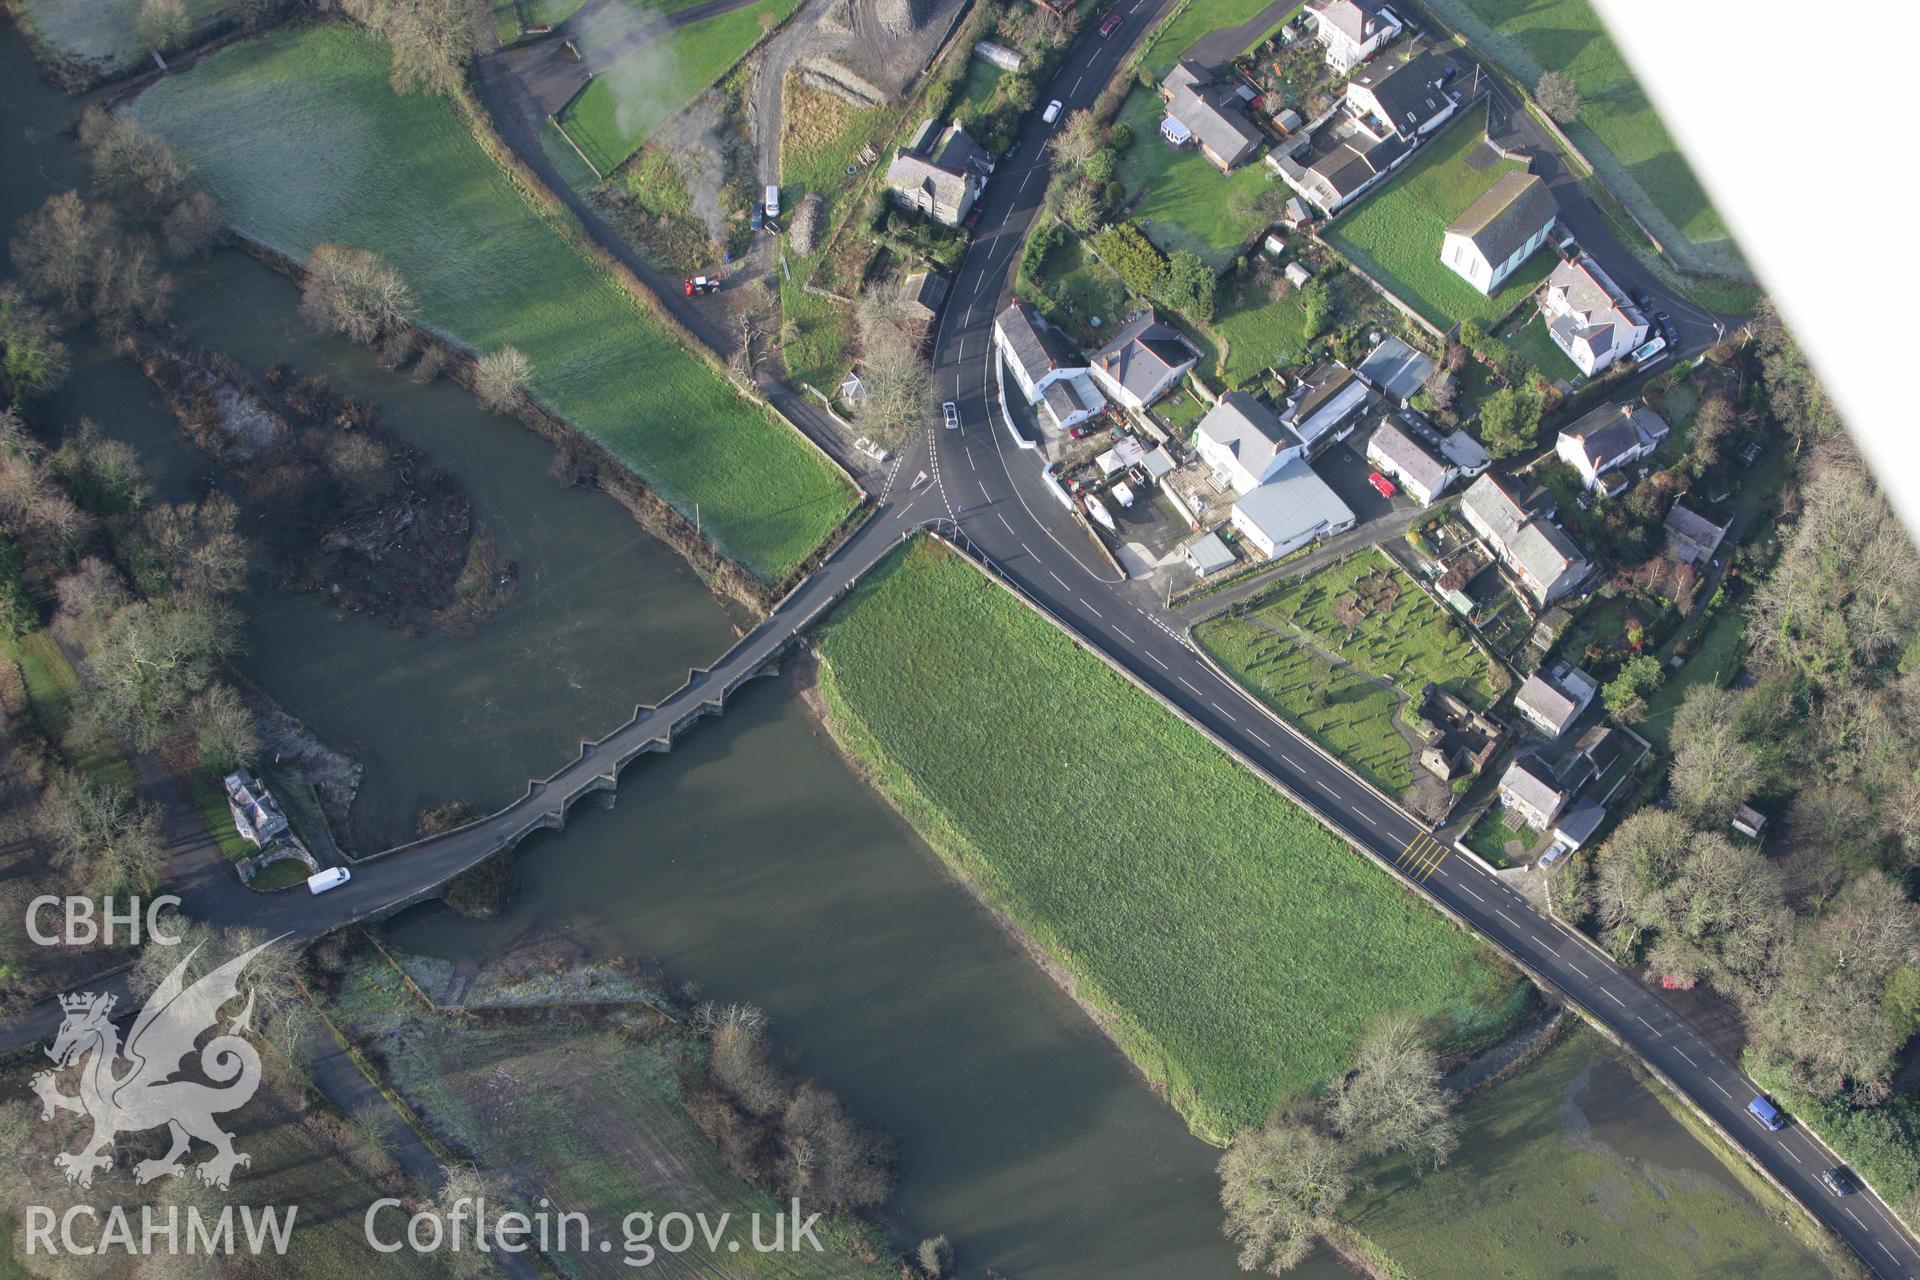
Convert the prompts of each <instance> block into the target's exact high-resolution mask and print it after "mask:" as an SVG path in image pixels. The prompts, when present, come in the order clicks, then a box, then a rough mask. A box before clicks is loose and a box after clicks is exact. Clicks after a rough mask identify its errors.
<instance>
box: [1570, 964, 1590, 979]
mask: <svg viewBox="0 0 1920 1280" xmlns="http://www.w3.org/2000/svg"><path fill="white" fill-rule="evenodd" d="M1567 968H1569V969H1571V970H1573V971H1574V972H1575V973H1577V974H1579V975H1580V977H1581V978H1582V979H1585V978H1586V976H1587V971H1586V970H1585V969H1582V968H1581V967H1580V966H1579V965H1577V964H1575V963H1574V962H1573V961H1571V960H1569V961H1567Z"/></svg>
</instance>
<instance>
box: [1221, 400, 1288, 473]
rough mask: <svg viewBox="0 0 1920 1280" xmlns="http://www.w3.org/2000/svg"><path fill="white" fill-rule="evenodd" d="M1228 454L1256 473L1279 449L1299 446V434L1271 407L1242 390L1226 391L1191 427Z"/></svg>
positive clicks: (1271, 459)
mask: <svg viewBox="0 0 1920 1280" xmlns="http://www.w3.org/2000/svg"><path fill="white" fill-rule="evenodd" d="M1195 430H1197V431H1198V432H1199V433H1200V434H1202V435H1204V436H1206V437H1207V438H1208V439H1209V440H1212V441H1213V442H1214V443H1215V444H1217V445H1220V446H1221V447H1222V448H1224V449H1225V450H1227V452H1229V453H1231V454H1232V455H1233V456H1234V457H1235V458H1236V459H1238V460H1239V462H1240V465H1241V466H1243V467H1245V468H1246V469H1247V470H1248V471H1250V472H1252V473H1253V474H1254V475H1256V476H1257V475H1259V474H1260V473H1261V472H1262V471H1263V470H1265V469H1266V467H1267V465H1268V464H1269V463H1271V462H1272V461H1273V459H1274V455H1275V454H1278V453H1279V452H1280V451H1281V450H1283V449H1293V448H1297V447H1299V445H1300V437H1299V436H1297V435H1295V434H1294V433H1293V430H1292V428H1290V427H1288V426H1287V425H1286V424H1284V423H1282V422H1281V421H1280V419H1279V417H1278V416H1277V415H1275V413H1274V412H1273V410H1271V409H1269V408H1267V406H1266V405H1264V404H1262V403H1260V402H1259V401H1258V400H1256V399H1254V398H1253V397H1252V396H1250V395H1248V394H1247V393H1246V392H1244V391H1229V392H1227V394H1226V395H1224V396H1221V397H1220V402H1219V403H1218V404H1216V405H1214V406H1213V408H1211V409H1209V410H1207V416H1206V417H1204V418H1202V419H1200V425H1199V426H1198V427H1196V428H1195Z"/></svg>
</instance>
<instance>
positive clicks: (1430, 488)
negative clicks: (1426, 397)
mask: <svg viewBox="0 0 1920 1280" xmlns="http://www.w3.org/2000/svg"><path fill="white" fill-rule="evenodd" d="M1418 418H1419V415H1418V414H1415V413H1413V412H1412V411H1411V410H1405V409H1402V410H1400V411H1399V412H1397V413H1396V412H1387V413H1382V414H1381V415H1380V416H1379V418H1378V420H1377V425H1376V426H1375V427H1374V428H1373V434H1372V435H1371V436H1369V437H1368V438H1367V461H1368V462H1370V463H1372V464H1373V465H1374V467H1375V468H1376V469H1377V470H1379V471H1380V473H1381V474H1382V475H1388V476H1392V477H1393V478H1394V479H1396V480H1398V481H1399V482H1400V488H1401V490H1402V491H1404V492H1405V493H1406V494H1407V496H1409V497H1411V498H1412V499H1413V500H1414V501H1415V502H1418V503H1419V504H1420V505H1421V506H1423V507H1424V506H1427V505H1429V504H1431V503H1432V502H1433V500H1434V499H1435V498H1438V497H1439V496H1440V495H1441V494H1443V493H1445V492H1446V491H1447V486H1448V485H1450V484H1452V483H1453V482H1454V481H1455V480H1457V479H1459V477H1460V471H1459V468H1457V467H1455V466H1454V465H1453V463H1452V461H1451V460H1450V459H1448V458H1447V456H1446V455H1445V454H1444V453H1443V452H1442V451H1441V450H1440V449H1439V448H1438V447H1436V444H1435V436H1434V434H1433V433H1432V432H1431V431H1430V430H1426V429H1423V427H1422V425H1421V424H1420V422H1419V421H1418Z"/></svg>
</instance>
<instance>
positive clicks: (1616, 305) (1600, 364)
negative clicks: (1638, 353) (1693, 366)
mask: <svg viewBox="0 0 1920 1280" xmlns="http://www.w3.org/2000/svg"><path fill="white" fill-rule="evenodd" d="M1540 314H1541V316H1542V317H1543V318H1544V319H1545V320H1546V324H1547V333H1548V335H1549V336H1550V337H1551V338H1552V339H1553V344H1554V345H1555V346H1556V347H1559V348H1560V349H1561V350H1562V351H1564V352H1566V353H1567V359H1569V360H1571V361H1573V362H1574V364H1576V365H1578V366H1579V367H1580V372H1582V373H1584V374H1586V375H1587V376H1588V377H1592V376H1593V375H1594V374H1596V373H1599V372H1600V371H1601V370H1602V369H1605V368H1606V367H1607V366H1608V365H1610V364H1612V363H1613V362H1614V361H1615V360H1618V359H1619V358H1620V357H1621V356H1624V355H1626V354H1627V353H1628V352H1630V351H1632V350H1633V349H1634V348H1635V347H1638V346H1639V345H1640V344H1641V343H1643V342H1645V341H1646V340H1647V318H1646V316H1644V315H1642V314H1641V312H1640V308H1638V307H1636V306H1634V305H1633V303H1632V301H1631V300H1630V299H1628V297H1627V295H1626V294H1625V293H1624V292H1623V291H1622V290H1621V289H1620V287H1619V286H1618V285H1616V284H1614V282H1613V279H1612V278H1611V277H1610V276H1608V275H1607V273H1606V272H1604V271H1602V270H1601V269H1600V264H1599V263H1597V262H1595V261H1594V260H1593V259H1592V258H1589V257H1587V256H1586V255H1584V254H1582V255H1581V256H1580V257H1578V258H1574V259H1570V260H1569V261H1566V262H1562V263H1561V264H1560V265H1559V266H1557V267H1555V268H1554V269H1553V274H1552V275H1550V276H1548V277H1547V287H1546V289H1545V290H1544V291H1543V292H1542V293H1541V295H1540Z"/></svg>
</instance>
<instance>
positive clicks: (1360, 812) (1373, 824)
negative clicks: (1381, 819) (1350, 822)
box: [1347, 804, 1380, 827]
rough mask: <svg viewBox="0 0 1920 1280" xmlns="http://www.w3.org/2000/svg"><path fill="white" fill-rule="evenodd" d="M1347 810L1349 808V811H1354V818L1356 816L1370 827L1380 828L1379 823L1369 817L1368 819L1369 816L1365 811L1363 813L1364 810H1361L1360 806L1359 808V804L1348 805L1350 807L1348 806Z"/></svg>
mask: <svg viewBox="0 0 1920 1280" xmlns="http://www.w3.org/2000/svg"><path fill="white" fill-rule="evenodd" d="M1347 808H1349V809H1351V810H1353V812H1354V816H1355V817H1357V818H1359V819H1360V821H1362V822H1364V823H1366V824H1367V825H1368V826H1370V827H1377V826H1379V825H1380V824H1379V823H1377V822H1375V821H1374V820H1373V819H1372V818H1369V817H1368V816H1367V815H1366V813H1365V811H1363V810H1362V809H1361V808H1360V806H1359V805H1357V804H1350V805H1348V806H1347Z"/></svg>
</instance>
